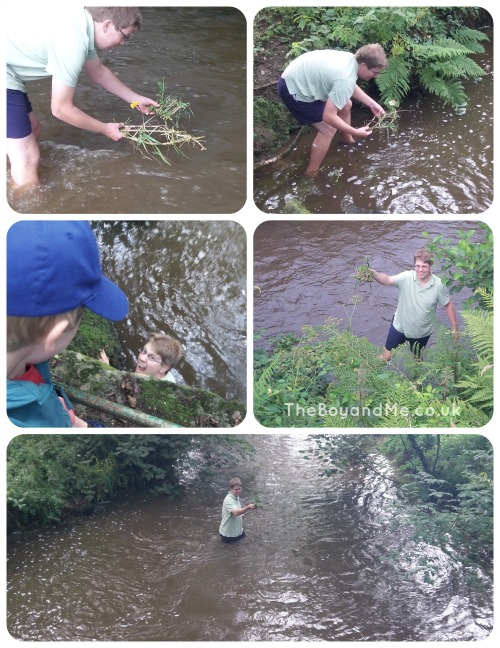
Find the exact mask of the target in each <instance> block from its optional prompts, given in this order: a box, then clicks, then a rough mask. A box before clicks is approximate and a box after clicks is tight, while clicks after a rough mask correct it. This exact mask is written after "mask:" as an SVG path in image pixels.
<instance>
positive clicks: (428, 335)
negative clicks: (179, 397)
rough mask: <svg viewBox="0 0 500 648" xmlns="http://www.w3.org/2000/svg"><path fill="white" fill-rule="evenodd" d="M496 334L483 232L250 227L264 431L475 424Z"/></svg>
mask: <svg viewBox="0 0 500 648" xmlns="http://www.w3.org/2000/svg"><path fill="white" fill-rule="evenodd" d="M284 231H286V233H287V235H286V237H284V236H283V232H284ZM493 334H494V327H493V233H492V231H491V230H490V228H489V227H488V225H486V224H485V223H482V222H480V221H451V220H441V221H437V220H436V221H415V220H411V221H403V220H401V221H394V220H393V221H376V220H370V221H366V220H363V221H362V220H351V221H309V220H308V221H303V220H300V221H266V222H264V223H263V224H261V225H260V226H259V227H258V228H257V230H256V232H255V236H254V336H255V340H254V414H255V417H256V419H257V420H258V421H259V422H260V423H261V424H262V425H264V426H266V427H269V428H316V429H317V428H395V427H398V428H414V427H417V428H479V427H483V426H485V425H487V424H488V422H489V421H490V419H491V417H492V415H493Z"/></svg>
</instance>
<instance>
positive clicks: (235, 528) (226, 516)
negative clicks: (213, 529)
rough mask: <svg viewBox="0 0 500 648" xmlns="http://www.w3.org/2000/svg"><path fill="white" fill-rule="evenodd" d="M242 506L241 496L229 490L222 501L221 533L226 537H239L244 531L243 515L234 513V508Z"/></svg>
mask: <svg viewBox="0 0 500 648" xmlns="http://www.w3.org/2000/svg"><path fill="white" fill-rule="evenodd" d="M235 508H236V509H239V508H241V502H240V498H239V497H235V496H234V495H233V494H232V493H231V492H229V493H228V494H227V495H226V497H225V498H224V502H223V503H222V521H221V523H220V527H219V533H220V534H221V535H223V536H224V537H226V538H237V537H238V536H240V535H241V534H242V533H243V518H242V516H241V515H233V514H232V513H231V511H232V510H233V509H235Z"/></svg>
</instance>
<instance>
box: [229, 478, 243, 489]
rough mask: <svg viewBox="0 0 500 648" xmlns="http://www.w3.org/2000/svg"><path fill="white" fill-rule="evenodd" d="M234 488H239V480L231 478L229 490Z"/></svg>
mask: <svg viewBox="0 0 500 648" xmlns="http://www.w3.org/2000/svg"><path fill="white" fill-rule="evenodd" d="M235 486H241V480H240V479H239V477H233V478H232V479H230V480H229V488H230V489H231V488H234V487H235Z"/></svg>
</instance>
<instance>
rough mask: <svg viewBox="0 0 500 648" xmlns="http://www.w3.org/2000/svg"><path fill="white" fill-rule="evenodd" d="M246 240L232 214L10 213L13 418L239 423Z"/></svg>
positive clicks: (152, 424)
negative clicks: (50, 216) (13, 217)
mask: <svg viewBox="0 0 500 648" xmlns="http://www.w3.org/2000/svg"><path fill="white" fill-rule="evenodd" d="M246 246H247V243H246V233H245V231H244V229H243V228H242V227H241V226H240V225H239V224H237V223H235V222H232V221H194V220H193V221H182V220H178V221H167V220H159V221H154V222H153V221H151V222H146V221H92V223H91V224H89V223H88V222H87V221H82V220H78V221H77V220H73V221H62V220H53V221H45V220H41V219H39V220H31V221H28V220H27V221H18V222H17V223H14V225H12V226H11V227H10V229H9V231H8V234H7V315H8V317H7V377H8V380H7V415H8V417H9V419H10V421H11V423H13V424H14V425H16V426H18V427H22V428H47V427H52V428H67V427H107V428H110V427H112V428H116V427H136V428H162V427H175V428H186V427H187V428H189V427H190V428H193V427H195V428H206V427H209V428H215V427H235V426H237V425H239V423H241V422H242V420H243V419H244V417H245V414H246V355H247V340H246V336H247V333H246V312H247V310H246V293H247V289H246V281H247V268H246ZM214 250H217V253H214V252H213V251H214Z"/></svg>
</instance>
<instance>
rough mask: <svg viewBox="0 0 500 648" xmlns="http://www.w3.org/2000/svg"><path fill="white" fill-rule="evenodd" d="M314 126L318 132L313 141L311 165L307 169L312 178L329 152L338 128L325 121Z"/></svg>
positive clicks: (307, 173)
mask: <svg viewBox="0 0 500 648" xmlns="http://www.w3.org/2000/svg"><path fill="white" fill-rule="evenodd" d="M313 126H314V128H316V130H317V131H318V133H317V134H316V137H315V138H314V142H313V143H312V147H311V154H310V157H309V165H308V167H307V170H306V175H307V176H309V177H310V178H314V176H315V175H316V174H317V173H318V171H319V168H320V166H321V163H322V162H323V160H324V159H325V155H326V154H327V153H328V149H329V148H330V144H331V143H332V139H333V136H334V135H335V133H336V132H337V129H336V128H333V126H330V125H329V124H327V123H326V122H324V121H323V122H318V123H317V124H313Z"/></svg>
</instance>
